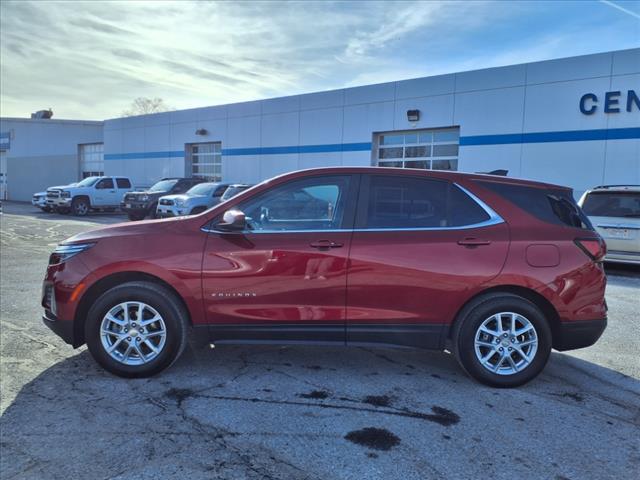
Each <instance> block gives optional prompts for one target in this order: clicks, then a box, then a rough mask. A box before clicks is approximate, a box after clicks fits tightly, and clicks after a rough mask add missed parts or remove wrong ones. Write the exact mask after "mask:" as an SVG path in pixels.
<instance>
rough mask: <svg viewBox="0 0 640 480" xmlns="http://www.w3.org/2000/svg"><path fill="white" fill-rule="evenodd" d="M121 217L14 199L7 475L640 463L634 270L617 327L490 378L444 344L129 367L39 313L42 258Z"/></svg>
mask: <svg viewBox="0 0 640 480" xmlns="http://www.w3.org/2000/svg"><path fill="white" fill-rule="evenodd" d="M119 221H126V217H124V216H123V215H117V214H99V215H95V216H91V217H87V218H84V219H81V220H79V219H77V218H74V217H70V216H62V215H57V214H46V213H43V212H39V211H36V210H35V209H34V208H33V207H31V206H30V205H26V204H17V203H5V204H4V213H3V214H2V215H0V226H1V233H2V235H1V244H0V245H1V255H0V267H1V268H0V270H1V275H0V302H1V303H0V307H1V316H0V354H1V359H0V415H1V416H0V478H2V479H3V480H8V479H13V478H21V479H22V478H28V479H31V478H33V479H41V478H42V479H45V478H46V479H51V480H54V479H64V480H68V479H71V478H73V479H91V480H93V479H100V478H104V479H106V478H110V479H111V478H118V479H147V478H148V479H159V478H163V479H164V478H189V479H190V480H196V479H205V478H206V479H208V478H229V479H234V480H235V479H364V478H366V479H403V480H405V479H406V480H409V479H429V478H450V479H466V478H494V479H503V478H504V479H507V478H508V479H512V478H521V479H530V478H531V479H537V478H544V479H556V480H563V479H575V480H584V479H598V480H599V479H606V478H616V479H620V478H625V479H626V478H638V477H639V476H640V355H639V353H638V352H640V314H639V313H638V311H639V310H640V270H639V269H632V268H620V267H609V266H608V267H607V271H608V274H609V281H608V287H607V301H608V304H609V308H610V312H609V313H610V316H609V327H608V329H607V330H606V331H605V333H604V335H603V337H602V338H601V339H600V341H599V342H598V343H597V344H596V345H594V346H593V347H590V348H587V349H583V350H578V351H573V352H566V353H558V352H554V353H552V355H551V359H550V361H549V364H548V366H547V368H546V370H545V371H544V372H543V374H542V375H541V376H540V377H538V378H537V379H536V380H534V381H532V382H531V383H529V384H528V385H526V386H524V387H521V388H517V389H511V390H496V389H492V388H488V387H485V386H482V385H480V384H478V383H476V382H474V381H473V380H471V379H469V378H468V377H467V376H466V375H465V374H464V373H463V372H462V371H461V369H460V368H459V367H458V365H457V363H456V361H455V359H454V358H453V357H452V356H451V355H448V354H445V353H438V352H425V351H420V350H410V349H386V348H339V347H321V346H317V347H314V346H295V347H278V346H217V347H216V348H214V349H211V348H209V345H208V342H207V341H206V339H203V338H201V337H197V336H195V335H193V336H192V338H191V339H190V344H189V347H188V348H187V350H186V352H185V354H184V355H183V356H182V358H181V359H180V360H179V361H178V362H177V363H176V364H175V365H174V366H173V367H172V368H171V369H170V370H168V371H166V372H164V373H162V374H160V375H158V376H156V377H153V378H150V379H139V380H124V379H121V378H118V377H114V376H112V375H110V374H108V373H106V372H105V371H103V370H102V369H100V368H99V367H98V366H97V365H96V364H95V363H94V362H93V360H92V359H91V356H90V355H89V353H88V351H87V350H86V347H81V348H79V349H77V350H73V349H72V348H71V347H69V346H68V345H66V344H64V342H63V341H62V340H60V339H59V338H58V337H56V336H55V335H54V334H53V333H52V332H50V331H49V330H48V329H47V328H46V327H45V326H44V325H42V322H41V320H40V318H41V308H40V306H39V301H40V289H41V282H42V279H43V277H44V271H45V267H46V264H47V258H48V255H49V253H50V252H51V251H52V250H53V248H54V247H55V245H56V244H57V243H58V242H59V241H61V240H63V239H65V238H66V237H69V236H71V235H73V234H75V233H77V232H80V231H83V230H87V229H90V228H95V227H96V226H100V225H101V224H109V223H115V222H119Z"/></svg>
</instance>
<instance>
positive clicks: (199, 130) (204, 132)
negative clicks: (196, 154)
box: [196, 128, 209, 135]
mask: <svg viewBox="0 0 640 480" xmlns="http://www.w3.org/2000/svg"><path fill="white" fill-rule="evenodd" d="M207 133H209V132H207V129H206V128H199V129H197V130H196V135H206V134H207Z"/></svg>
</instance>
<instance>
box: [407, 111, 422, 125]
mask: <svg viewBox="0 0 640 480" xmlns="http://www.w3.org/2000/svg"><path fill="white" fill-rule="evenodd" d="M407 120H409V121H410V122H417V121H418V120H420V110H407Z"/></svg>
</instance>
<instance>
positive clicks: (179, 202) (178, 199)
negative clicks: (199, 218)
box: [174, 198, 184, 207]
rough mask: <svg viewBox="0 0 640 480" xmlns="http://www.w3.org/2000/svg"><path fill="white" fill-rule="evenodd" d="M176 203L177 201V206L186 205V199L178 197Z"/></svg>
mask: <svg viewBox="0 0 640 480" xmlns="http://www.w3.org/2000/svg"><path fill="white" fill-rule="evenodd" d="M174 203H175V205H176V207H184V200H182V199H180V198H176V199H175V200H174Z"/></svg>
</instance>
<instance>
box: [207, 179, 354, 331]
mask: <svg viewBox="0 0 640 480" xmlns="http://www.w3.org/2000/svg"><path fill="white" fill-rule="evenodd" d="M358 180H359V176H358V175H337V176H336V175H332V176H322V175H321V176H313V177H303V178H299V179H293V180H288V181H285V182H284V183H281V184H278V185H275V186H274V187H272V188H270V189H269V190H266V191H263V192H259V193H257V194H256V195H254V196H253V197H249V198H247V199H243V200H242V201H241V202H240V203H239V204H237V205H234V206H233V208H234V209H236V210H240V211H242V212H243V213H244V214H245V216H246V218H247V228H246V229H245V230H244V231H242V232H234V233H228V232H220V231H217V230H216V228H215V224H216V223H217V221H219V220H215V219H214V221H213V222H212V224H211V226H210V227H209V236H208V238H207V243H206V247H205V252H204V257H203V265H202V281H203V295H204V304H205V310H206V316H207V320H208V322H209V324H210V326H211V330H212V334H213V337H214V339H216V341H224V340H228V341H233V340H234V339H244V340H247V339H255V340H274V341H283V340H285V341H286V340H291V341H302V340H326V341H338V342H344V340H345V316H346V306H345V304H346V281H347V258H348V252H349V246H350V241H351V229H352V227H353V221H354V215H355V199H354V198H355V193H356V189H357V187H358V185H357V183H358ZM230 208H231V207H230Z"/></svg>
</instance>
